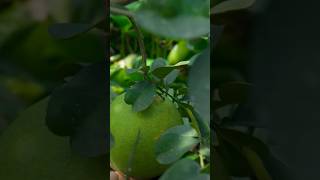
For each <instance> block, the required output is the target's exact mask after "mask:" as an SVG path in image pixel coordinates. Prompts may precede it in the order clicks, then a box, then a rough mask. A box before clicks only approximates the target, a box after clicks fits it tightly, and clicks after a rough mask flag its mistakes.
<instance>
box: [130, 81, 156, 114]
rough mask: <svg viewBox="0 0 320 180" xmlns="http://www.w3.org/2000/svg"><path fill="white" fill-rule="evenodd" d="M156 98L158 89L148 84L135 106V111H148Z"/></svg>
mask: <svg viewBox="0 0 320 180" xmlns="http://www.w3.org/2000/svg"><path fill="white" fill-rule="evenodd" d="M155 96H156V87H155V85H154V84H152V83H146V84H145V86H144V88H143V89H142V90H141V92H140V95H139V96H138V97H137V99H136V100H135V102H134V104H133V111H135V112H139V111H143V110H145V109H147V108H148V107H149V106H150V105H151V104H152V103H153V100H154V98H155Z"/></svg>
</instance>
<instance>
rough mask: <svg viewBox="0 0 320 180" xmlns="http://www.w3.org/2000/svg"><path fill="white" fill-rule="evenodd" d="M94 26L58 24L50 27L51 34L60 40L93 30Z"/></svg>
mask: <svg viewBox="0 0 320 180" xmlns="http://www.w3.org/2000/svg"><path fill="white" fill-rule="evenodd" d="M93 27H94V26H92V24H80V23H58V24H54V25H52V26H50V27H49V33H50V34H51V35H52V36H53V37H55V38H59V39H68V38H72V37H75V36H77V35H80V34H82V33H85V32H87V31H89V30H90V29H92V28H93Z"/></svg>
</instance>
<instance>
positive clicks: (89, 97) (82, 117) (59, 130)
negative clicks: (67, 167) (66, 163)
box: [46, 61, 110, 156]
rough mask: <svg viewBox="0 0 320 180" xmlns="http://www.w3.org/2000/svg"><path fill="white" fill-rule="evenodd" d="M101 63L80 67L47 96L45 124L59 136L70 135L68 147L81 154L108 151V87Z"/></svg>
mask: <svg viewBox="0 0 320 180" xmlns="http://www.w3.org/2000/svg"><path fill="white" fill-rule="evenodd" d="M106 74H107V71H106V66H105V62H104V61H103V62H99V63H95V64H92V65H89V66H87V67H85V68H83V69H82V70H81V71H80V72H79V73H78V74H77V75H75V76H74V77H73V78H72V79H71V80H70V81H68V82H67V83H66V84H64V85H62V86H60V87H58V88H56V89H55V90H54V91H53V93H52V95H51V98H50V101H49V104H48V109H47V116H46V123H47V126H48V128H49V129H50V130H51V131H52V132H53V133H55V134H57V135H59V136H70V139H71V140H70V142H71V146H72V149H73V150H74V151H76V152H77V153H79V154H82V155H85V156H97V155H101V154H105V153H107V152H108V150H109V147H108V140H109V137H108V134H109V133H108V131H107V130H106V128H105V127H106V126H107V120H108V119H106V117H108V114H107V111H106V108H107V107H108V103H109V100H108V93H109V92H108V91H109V90H110V88H108V85H107V79H106Z"/></svg>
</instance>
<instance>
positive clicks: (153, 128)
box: [110, 94, 182, 180]
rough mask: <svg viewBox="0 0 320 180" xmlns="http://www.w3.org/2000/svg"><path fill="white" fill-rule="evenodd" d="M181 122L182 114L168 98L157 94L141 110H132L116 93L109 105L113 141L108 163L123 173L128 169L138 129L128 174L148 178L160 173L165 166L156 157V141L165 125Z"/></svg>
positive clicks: (121, 96)
mask: <svg viewBox="0 0 320 180" xmlns="http://www.w3.org/2000/svg"><path fill="white" fill-rule="evenodd" d="M180 124H182V119H181V116H180V114H179V112H178V110H177V108H176V107H175V105H174V104H173V103H172V102H171V101H169V100H162V99H161V98H160V97H159V98H156V100H155V101H154V102H153V104H152V105H151V106H150V107H149V108H148V109H146V110H144V111H142V112H133V110H132V106H131V105H128V104H126V103H125V101H124V94H122V95H120V96H118V97H117V98H116V99H115V100H114V101H113V102H112V103H111V106H110V130H111V133H112V135H113V137H114V140H115V144H114V146H113V148H112V149H111V154H110V160H111V166H112V167H113V168H114V169H115V170H118V171H120V172H122V173H126V172H127V171H128V162H129V159H130V157H131V154H132V150H133V147H134V144H135V142H136V139H137V135H138V132H139V130H140V139H139V143H138V145H137V146H136V149H135V154H134V157H133V160H132V166H131V172H130V173H129V175H130V176H131V177H135V178H137V179H139V180H140V179H148V178H152V177H156V176H159V175H161V174H162V173H163V172H164V171H165V170H166V168H167V166H164V165H161V164H159V163H158V162H157V160H156V155H155V143H156V141H157V139H158V138H159V137H160V135H161V134H162V133H163V132H165V131H166V130H167V129H168V128H171V127H174V126H177V125H180Z"/></svg>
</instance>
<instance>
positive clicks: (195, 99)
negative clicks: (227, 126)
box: [188, 48, 210, 122]
mask: <svg viewBox="0 0 320 180" xmlns="http://www.w3.org/2000/svg"><path fill="white" fill-rule="evenodd" d="M188 85H189V97H190V100H191V102H192V103H193V104H194V109H195V110H196V112H198V113H199V114H200V116H201V117H202V119H203V120H204V121H205V122H209V120H210V50H209V48H207V49H206V50H204V51H203V52H202V54H200V55H199V56H198V57H197V59H196V60H195V62H194V63H193V65H192V67H191V70H190V74H189V80H188Z"/></svg>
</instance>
